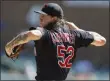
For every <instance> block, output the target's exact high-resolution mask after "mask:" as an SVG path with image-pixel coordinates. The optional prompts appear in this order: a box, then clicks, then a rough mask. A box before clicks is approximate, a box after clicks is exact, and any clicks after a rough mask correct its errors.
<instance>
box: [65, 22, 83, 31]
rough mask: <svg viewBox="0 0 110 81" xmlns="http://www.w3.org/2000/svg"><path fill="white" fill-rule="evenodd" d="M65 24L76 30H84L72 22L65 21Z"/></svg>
mask: <svg viewBox="0 0 110 81" xmlns="http://www.w3.org/2000/svg"><path fill="white" fill-rule="evenodd" d="M66 24H67V25H68V27H69V28H70V29H76V30H80V31H84V30H83V29H80V28H79V27H78V26H76V25H75V24H74V23H73V22H68V21H66Z"/></svg>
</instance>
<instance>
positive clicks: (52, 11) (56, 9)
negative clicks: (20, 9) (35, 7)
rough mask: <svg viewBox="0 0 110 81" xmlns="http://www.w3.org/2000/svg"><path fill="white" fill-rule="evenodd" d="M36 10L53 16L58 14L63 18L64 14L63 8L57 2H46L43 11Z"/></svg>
mask: <svg viewBox="0 0 110 81" xmlns="http://www.w3.org/2000/svg"><path fill="white" fill-rule="evenodd" d="M34 12H36V13H40V14H47V15H51V16H57V17H58V18H63V16H64V14H63V10H62V8H61V7H60V6H59V5H58V4H56V3H47V4H44V6H43V7H42V9H41V11H34Z"/></svg>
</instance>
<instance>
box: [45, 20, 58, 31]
mask: <svg viewBox="0 0 110 81" xmlns="http://www.w3.org/2000/svg"><path fill="white" fill-rule="evenodd" d="M56 23H57V21H53V22H49V23H48V24H47V25H45V26H44V27H43V28H45V29H47V30H51V29H54V28H55V27H56Z"/></svg>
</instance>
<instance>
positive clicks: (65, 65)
mask: <svg viewBox="0 0 110 81" xmlns="http://www.w3.org/2000/svg"><path fill="white" fill-rule="evenodd" d="M64 52H66V54H68V56H67V57H66V58H65V53H64ZM57 56H58V57H60V58H62V59H63V61H62V60H58V64H59V66H60V67H61V68H71V66H72V63H70V60H71V59H72V57H73V56H74V48H73V47H72V46H68V47H67V49H66V48H65V46H64V45H58V46H57Z"/></svg>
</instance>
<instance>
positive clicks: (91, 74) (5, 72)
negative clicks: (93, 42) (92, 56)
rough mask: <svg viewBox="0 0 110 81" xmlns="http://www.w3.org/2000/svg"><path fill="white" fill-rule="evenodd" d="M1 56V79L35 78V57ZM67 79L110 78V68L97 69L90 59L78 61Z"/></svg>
mask: <svg viewBox="0 0 110 81" xmlns="http://www.w3.org/2000/svg"><path fill="white" fill-rule="evenodd" d="M1 57H2V58H1V80H35V76H36V63H35V59H34V57H20V58H19V59H17V60H16V61H15V62H14V61H12V60H11V59H9V58H7V57H6V56H5V55H3V56H1ZM67 80H109V69H106V68H101V69H95V66H94V65H93V64H92V63H91V62H90V61H88V60H80V61H76V62H75V63H74V64H73V67H72V68H71V70H70V73H69V75H68V77H67Z"/></svg>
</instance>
